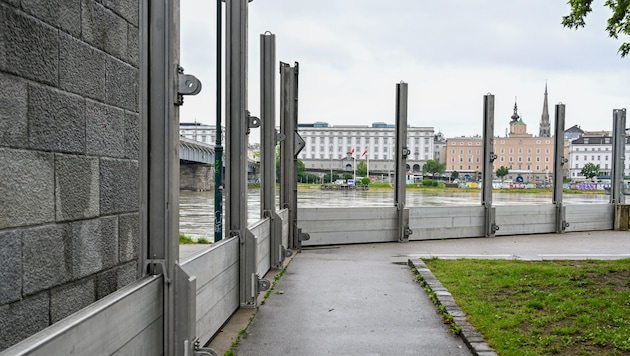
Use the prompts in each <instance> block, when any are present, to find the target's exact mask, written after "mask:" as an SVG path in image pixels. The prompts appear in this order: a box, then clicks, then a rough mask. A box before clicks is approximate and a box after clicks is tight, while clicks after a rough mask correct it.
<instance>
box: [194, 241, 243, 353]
mask: <svg viewBox="0 0 630 356" xmlns="http://www.w3.org/2000/svg"><path fill="white" fill-rule="evenodd" d="M238 261H239V240H238V239H237V238H230V239H227V240H222V241H221V242H219V243H217V244H216V245H214V246H212V247H211V248H210V249H208V250H205V251H204V252H202V253H201V254H198V255H195V256H193V257H191V258H190V259H188V260H186V261H184V262H182V269H183V270H184V271H186V273H188V275H190V276H195V277H197V308H196V309H197V315H196V320H197V337H198V338H199V340H201V342H202V344H203V343H205V342H206V341H208V340H210V338H211V337H212V336H213V335H214V334H215V333H216V332H217V331H219V329H220V328H221V326H222V325H223V324H224V323H225V322H226V321H227V320H228V319H229V318H230V316H231V315H232V314H233V313H234V312H235V311H236V310H237V309H238V307H239V289H238V285H239V276H238V268H239V267H238Z"/></svg>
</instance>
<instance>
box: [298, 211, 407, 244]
mask: <svg viewBox="0 0 630 356" xmlns="http://www.w3.org/2000/svg"><path fill="white" fill-rule="evenodd" d="M397 223H398V215H397V210H396V207H371V208H301V209H300V208H298V225H299V226H300V227H301V228H302V230H303V231H304V232H307V233H309V234H310V236H311V238H310V240H307V241H303V242H302V244H303V245H304V246H314V245H335V244H353V243H368V242H389V241H398V237H397V235H396V232H397V226H398V225H397Z"/></svg>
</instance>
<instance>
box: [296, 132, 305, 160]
mask: <svg viewBox="0 0 630 356" xmlns="http://www.w3.org/2000/svg"><path fill="white" fill-rule="evenodd" d="M293 143H294V145H293V155H294V156H295V157H297V156H298V155H299V154H300V152H302V149H304V146H306V142H304V139H303V138H302V136H300V134H299V133H298V132H297V131H295V140H294V141H293Z"/></svg>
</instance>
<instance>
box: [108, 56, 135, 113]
mask: <svg viewBox="0 0 630 356" xmlns="http://www.w3.org/2000/svg"><path fill="white" fill-rule="evenodd" d="M105 73H106V74H105V77H106V81H105V91H106V92H105V96H106V99H105V102H106V103H107V104H110V105H113V106H117V107H120V108H123V109H127V110H130V111H133V112H138V81H139V78H138V69H136V68H134V67H132V66H131V65H129V64H127V63H124V62H121V61H118V60H116V59H114V58H111V57H110V58H108V59H107V64H106V65H105Z"/></svg>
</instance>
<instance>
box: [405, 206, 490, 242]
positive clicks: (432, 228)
mask: <svg viewBox="0 0 630 356" xmlns="http://www.w3.org/2000/svg"><path fill="white" fill-rule="evenodd" d="M484 214H485V210H484V207H483V206H453V207H413V208H409V228H411V230H413V234H411V235H410V236H409V239H410V240H414V241H415V240H432V239H445V238H460V237H481V236H484Z"/></svg>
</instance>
